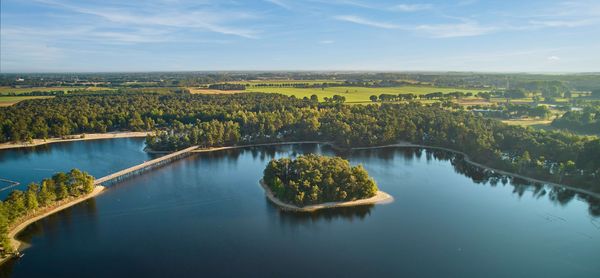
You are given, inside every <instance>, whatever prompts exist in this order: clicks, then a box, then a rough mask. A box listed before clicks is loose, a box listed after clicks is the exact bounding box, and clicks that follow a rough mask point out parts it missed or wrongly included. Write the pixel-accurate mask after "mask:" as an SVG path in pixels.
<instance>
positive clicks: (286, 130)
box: [0, 93, 600, 192]
mask: <svg viewBox="0 0 600 278" xmlns="http://www.w3.org/2000/svg"><path fill="white" fill-rule="evenodd" d="M0 127H1V131H2V132H1V133H0V142H7V141H19V140H28V139H31V138H46V137H61V136H67V135H71V134H77V133H85V132H106V131H118V130H155V131H156V133H155V135H152V136H149V137H148V138H147V145H148V147H149V148H150V149H152V150H163V151H170V150H175V149H181V148H185V147H187V146H191V145H200V146H203V147H211V146H223V145H236V144H253V143H269V142H281V141H290V140H296V141H297V140H311V141H314V140H320V141H328V142H331V143H332V144H335V145H336V146H337V147H339V148H344V149H349V148H352V147H364V146H378V145H386V144H394V143H398V142H400V141H405V142H411V143H415V144H422V145H428V146H437V147H445V148H450V149H453V150H456V151H461V152H464V153H466V154H468V155H469V156H470V158H471V159H472V160H474V161H476V162H479V163H482V164H484V165H487V166H490V167H494V168H497V169H502V170H506V171H511V172H514V173H519V174H523V175H526V176H530V177H534V178H539V179H543V180H547V181H552V182H557V183H563V184H568V185H572V186H574V187H578V188H582V189H586V190H591V191H595V192H600V159H598V158H599V157H600V139H597V138H593V137H583V136H577V135H573V134H571V133H565V132H561V131H545V130H535V129H532V128H526V127H520V126H509V125H506V124H503V123H501V122H500V121H497V120H494V119H486V118H483V117H480V116H477V115H475V114H474V113H471V112H469V111H463V110H459V109H445V108H443V107H440V106H439V105H433V104H432V105H426V104H422V103H419V102H407V103H378V104H371V105H346V104H344V103H343V97H339V98H331V99H329V101H327V102H319V99H318V98H317V97H316V96H313V97H310V98H308V97H307V98H303V99H298V98H295V97H288V96H284V95H279V94H261V93H244V94H232V95H191V94H168V95H156V94H128V95H118V94H101V95H84V96H58V97H55V98H53V99H42V100H29V101H23V102H21V103H18V104H16V105H13V106H10V107H6V108H2V109H0Z"/></svg>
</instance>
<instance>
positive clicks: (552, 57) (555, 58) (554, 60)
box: [546, 56, 560, 62]
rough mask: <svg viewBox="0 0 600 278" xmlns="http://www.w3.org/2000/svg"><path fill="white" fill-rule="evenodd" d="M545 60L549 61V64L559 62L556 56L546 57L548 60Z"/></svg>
mask: <svg viewBox="0 0 600 278" xmlns="http://www.w3.org/2000/svg"><path fill="white" fill-rule="evenodd" d="M546 59H547V60H548V61H551V62H556V61H559V60H560V57H558V56H549V57H548V58H546Z"/></svg>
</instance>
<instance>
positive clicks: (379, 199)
mask: <svg viewBox="0 0 600 278" xmlns="http://www.w3.org/2000/svg"><path fill="white" fill-rule="evenodd" d="M259 183H260V186H261V187H262V188H263V189H264V190H265V195H267V198H269V200H270V201H271V202H273V203H274V204H276V205H277V206H279V207H280V208H281V209H283V210H289V211H297V212H314V211H317V210H320V209H329V208H339V207H353V206H364V205H376V204H389V203H391V202H393V201H394V197H392V195H390V194H387V193H385V192H383V191H381V190H378V191H377V193H376V194H375V196H373V197H371V198H366V199H359V200H354V201H347V202H328V203H322V204H316V205H310V206H304V207H298V206H295V205H292V204H288V203H284V202H283V201H281V200H279V199H278V198H277V197H275V195H273V192H272V191H271V189H269V187H268V186H267V185H266V184H265V183H264V181H263V180H260V181H259Z"/></svg>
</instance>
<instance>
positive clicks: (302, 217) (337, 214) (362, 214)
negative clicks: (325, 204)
mask: <svg viewBox="0 0 600 278" xmlns="http://www.w3.org/2000/svg"><path fill="white" fill-rule="evenodd" d="M265 201H266V202H267V209H268V210H269V212H270V213H272V214H277V215H278V216H279V220H280V221H279V222H280V223H281V224H282V225H289V226H292V227H293V226H296V225H306V224H311V223H315V222H318V221H326V222H331V221H334V220H339V219H342V220H349V221H355V220H359V221H362V220H364V219H365V218H366V217H367V216H369V215H370V214H371V210H372V209H373V207H374V205H364V206H354V207H340V208H330V209H322V210H317V211H313V212H295V211H286V210H282V209H280V208H279V207H278V206H277V205H275V204H273V202H271V201H270V200H269V199H268V198H265Z"/></svg>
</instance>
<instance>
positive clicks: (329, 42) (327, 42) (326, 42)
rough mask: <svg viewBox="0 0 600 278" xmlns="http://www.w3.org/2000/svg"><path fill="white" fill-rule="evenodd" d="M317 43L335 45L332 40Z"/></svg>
mask: <svg viewBox="0 0 600 278" xmlns="http://www.w3.org/2000/svg"><path fill="white" fill-rule="evenodd" d="M319 43H320V44H332V43H335V41H334V40H322V41H319Z"/></svg>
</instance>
